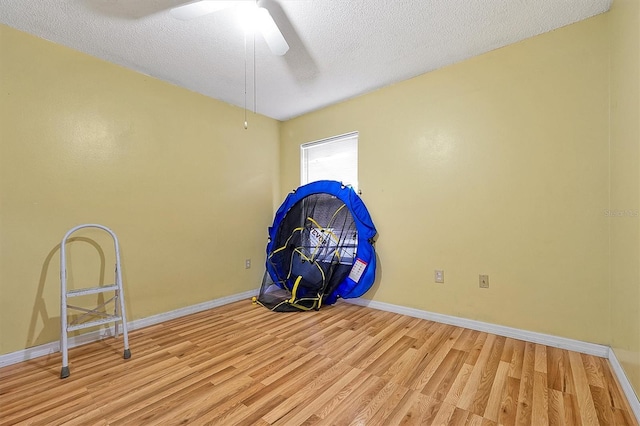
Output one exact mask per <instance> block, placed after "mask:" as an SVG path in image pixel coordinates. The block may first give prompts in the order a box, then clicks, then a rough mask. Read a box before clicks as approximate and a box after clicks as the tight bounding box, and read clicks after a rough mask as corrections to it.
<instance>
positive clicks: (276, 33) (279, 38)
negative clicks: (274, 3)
mask: <svg viewBox="0 0 640 426" xmlns="http://www.w3.org/2000/svg"><path fill="white" fill-rule="evenodd" d="M256 14H257V17H256V21H257V22H258V27H259V28H260V31H261V32H262V36H263V37H264V40H265V41H266V42H267V45H268V46H269V49H271V52H272V53H273V54H274V55H278V56H282V55H284V54H285V53H287V51H288V50H289V44H288V43H287V40H285V39H284V36H283V35H282V32H280V29H279V28H278V25H276V22H275V21H274V20H273V17H272V16H271V13H269V11H268V10H267V9H265V8H264V7H259V8H258V10H257V12H256Z"/></svg>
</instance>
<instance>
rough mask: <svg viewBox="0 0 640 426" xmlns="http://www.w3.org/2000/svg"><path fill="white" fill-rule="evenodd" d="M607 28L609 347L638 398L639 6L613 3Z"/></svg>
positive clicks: (629, 0) (623, 0)
mask: <svg viewBox="0 0 640 426" xmlns="http://www.w3.org/2000/svg"><path fill="white" fill-rule="evenodd" d="M609 15H610V16H609V19H610V27H611V210H612V212H615V213H616V214H615V215H613V216H612V217H611V218H610V225H611V346H612V348H613V350H614V353H615V354H616V357H617V358H618V360H619V361H620V363H621V364H622V366H623V368H624V370H625V373H626V375H627V377H628V378H629V380H630V381H631V383H632V384H633V386H634V388H635V391H636V393H637V394H638V395H640V232H639V227H638V225H639V218H638V216H637V215H638V211H639V210H640V202H639V201H640V173H639V172H640V131H639V126H640V124H639V123H640V61H639V57H640V31H639V30H638V28H639V27H640V6H639V2H638V1H637V0H616V1H615V2H614V4H613V8H612V9H611V12H610V13H609Z"/></svg>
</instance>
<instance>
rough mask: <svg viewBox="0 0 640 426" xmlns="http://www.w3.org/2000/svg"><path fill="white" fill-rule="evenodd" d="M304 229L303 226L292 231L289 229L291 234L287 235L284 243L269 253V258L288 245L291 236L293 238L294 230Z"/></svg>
mask: <svg viewBox="0 0 640 426" xmlns="http://www.w3.org/2000/svg"><path fill="white" fill-rule="evenodd" d="M302 230H304V228H296V229H294V230H293V231H291V235H289V238H287V241H285V243H284V245H283V246H282V247H280V248H278V249H276V250H274V251H272V252H271V254H270V255H269V258H271V257H272V256H273V255H274V254H276V253H277V252H279V251H282V250H284V249H286V248H287V246H288V245H289V241H290V240H291V238H293V234H295V233H296V232H300V231H302Z"/></svg>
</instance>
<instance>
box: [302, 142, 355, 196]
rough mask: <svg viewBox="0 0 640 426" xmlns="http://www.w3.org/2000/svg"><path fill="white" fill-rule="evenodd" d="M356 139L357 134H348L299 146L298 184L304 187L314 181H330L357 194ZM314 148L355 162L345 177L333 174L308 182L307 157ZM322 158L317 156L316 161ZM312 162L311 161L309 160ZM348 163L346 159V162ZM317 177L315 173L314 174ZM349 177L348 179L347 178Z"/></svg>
mask: <svg viewBox="0 0 640 426" xmlns="http://www.w3.org/2000/svg"><path fill="white" fill-rule="evenodd" d="M358 137H359V133H358V132H357V131H355V132H349V133H345V134H342V135H338V136H333V137H330V138H326V139H320V140H317V141H313V142H307V143H303V144H302V145H300V184H301V185H305V184H307V183H310V182H312V181H315V180H320V179H330V180H337V181H340V182H342V183H343V184H345V185H350V186H351V187H353V189H354V190H355V191H356V192H357V191H358ZM314 148H316V149H323V151H324V153H325V154H327V155H329V156H330V155H346V156H347V157H350V158H351V160H352V161H353V160H354V157H355V161H354V163H350V164H349V166H348V169H349V171H348V172H347V174H346V175H340V174H337V175H333V173H330V172H327V173H329V174H326V175H322V176H320V177H319V178H318V179H313V180H310V178H309V157H310V156H312V154H313V152H312V151H313V150H314ZM322 159H323V157H322V156H319V157H318V158H317V159H316V160H317V161H322ZM311 161H313V160H311ZM346 161H348V159H347V160H346ZM316 175H317V173H316ZM349 175H350V176H351V177H348V176H349Z"/></svg>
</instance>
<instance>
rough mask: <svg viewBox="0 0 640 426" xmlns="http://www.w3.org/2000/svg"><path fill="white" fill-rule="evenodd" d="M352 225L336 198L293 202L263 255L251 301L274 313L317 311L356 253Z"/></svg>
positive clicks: (311, 197)
mask: <svg viewBox="0 0 640 426" xmlns="http://www.w3.org/2000/svg"><path fill="white" fill-rule="evenodd" d="M357 237H358V236H357V230H356V225H355V222H354V220H353V217H352V216H351V213H350V212H349V209H348V208H347V206H346V205H345V204H344V203H343V202H342V201H341V200H340V199H339V198H337V197H335V196H333V195H330V194H325V193H320V194H312V195H309V196H307V197H305V198H303V199H302V200H300V201H298V202H297V203H296V204H294V205H293V207H291V209H290V210H289V211H288V212H287V213H286V215H285V216H284V218H283V219H282V222H281V223H280V225H279V228H278V231H277V233H276V237H275V242H274V244H273V245H272V247H273V250H272V252H271V253H267V262H269V263H270V266H271V268H270V269H271V270H272V274H269V273H268V272H267V273H265V276H264V279H263V282H262V287H261V289H260V295H259V296H258V298H257V301H258V302H259V303H261V304H262V305H264V306H266V307H267V308H269V309H272V310H276V311H294V310H308V309H318V308H320V306H321V305H322V303H323V302H324V299H325V297H326V295H329V294H331V293H332V292H333V291H334V290H335V289H336V288H337V286H338V285H339V284H340V283H341V282H342V281H343V280H344V279H345V278H346V276H347V275H348V274H349V272H350V271H351V268H352V266H353V263H354V260H355V256H356V252H357V248H358V247H357V244H358V238H357Z"/></svg>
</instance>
